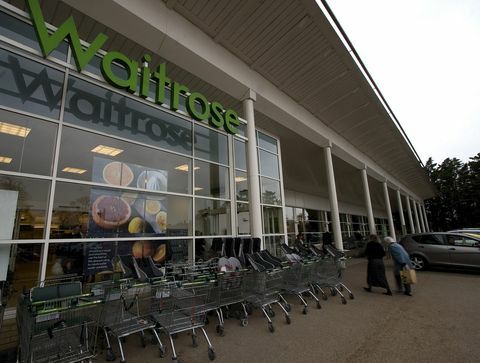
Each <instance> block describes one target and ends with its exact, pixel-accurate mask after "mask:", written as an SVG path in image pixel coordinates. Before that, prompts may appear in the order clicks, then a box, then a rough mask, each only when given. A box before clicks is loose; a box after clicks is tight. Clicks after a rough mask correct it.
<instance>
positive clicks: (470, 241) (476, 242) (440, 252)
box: [400, 232, 480, 270]
mask: <svg viewBox="0 0 480 363" xmlns="http://www.w3.org/2000/svg"><path fill="white" fill-rule="evenodd" d="M400 244H401V245H402V246H403V247H404V248H405V249H406V250H407V252H408V253H409V254H410V259H411V261H412V264H413V266H414V268H415V269H417V270H423V269H425V268H427V267H428V266H436V265H438V266H440V265H442V266H452V267H467V268H480V239H479V238H475V237H473V236H471V235H466V234H461V233H449V232H430V233H418V234H410V235H406V236H404V237H403V238H402V239H401V240H400Z"/></svg>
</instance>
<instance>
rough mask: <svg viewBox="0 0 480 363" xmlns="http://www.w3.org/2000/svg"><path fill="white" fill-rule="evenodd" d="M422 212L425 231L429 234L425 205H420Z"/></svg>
mask: <svg viewBox="0 0 480 363" xmlns="http://www.w3.org/2000/svg"><path fill="white" fill-rule="evenodd" d="M422 211H423V216H424V218H425V229H426V230H427V232H430V226H429V225H428V219H427V210H426V209H425V204H422Z"/></svg>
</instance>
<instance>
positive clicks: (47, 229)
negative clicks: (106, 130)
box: [38, 48, 71, 286]
mask: <svg viewBox="0 0 480 363" xmlns="http://www.w3.org/2000/svg"><path fill="white" fill-rule="evenodd" d="M70 52H71V50H70V48H68V52H67V58H69V53H70ZM68 74H69V70H68V69H67V70H65V74H64V79H63V90H62V103H61V105H60V123H59V124H58V129H57V142H56V146H55V156H54V158H53V168H52V182H51V185H50V195H49V204H48V210H47V220H46V222H45V223H46V226H45V235H44V238H45V243H44V244H43V249H42V253H41V257H40V271H39V280H38V282H39V284H40V285H41V286H43V281H45V277H46V273H47V260H48V248H49V243H50V242H49V241H50V230H51V224H52V218H53V204H54V201H55V187H56V179H57V169H58V159H59V157H60V145H61V141H62V128H63V115H64V113H65V100H66V96H67V82H68Z"/></svg>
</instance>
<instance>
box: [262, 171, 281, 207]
mask: <svg viewBox="0 0 480 363" xmlns="http://www.w3.org/2000/svg"><path fill="white" fill-rule="evenodd" d="M261 181H262V203H264V204H276V205H281V204H282V196H281V194H280V181H277V180H272V179H269V178H264V177H262V178H261Z"/></svg>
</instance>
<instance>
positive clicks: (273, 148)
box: [257, 132, 278, 154]
mask: <svg viewBox="0 0 480 363" xmlns="http://www.w3.org/2000/svg"><path fill="white" fill-rule="evenodd" d="M257 145H258V146H259V147H261V148H262V149H265V150H268V151H270V152H272V153H275V154H277V153H278V148H277V140H275V139H274V138H273V137H271V136H268V135H265V134H264V133H262V132H258V136H257Z"/></svg>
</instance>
